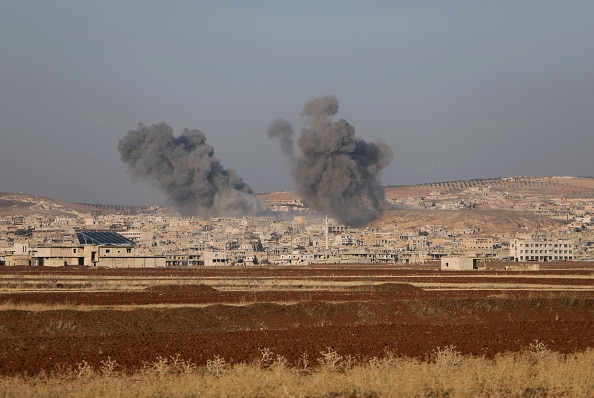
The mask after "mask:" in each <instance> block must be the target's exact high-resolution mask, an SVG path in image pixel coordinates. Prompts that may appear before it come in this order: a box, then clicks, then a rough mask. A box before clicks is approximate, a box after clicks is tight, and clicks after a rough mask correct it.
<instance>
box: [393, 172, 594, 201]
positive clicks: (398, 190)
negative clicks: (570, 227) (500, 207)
mask: <svg viewBox="0 0 594 398" xmlns="http://www.w3.org/2000/svg"><path fill="white" fill-rule="evenodd" d="M472 188H489V189H491V190H493V191H498V192H509V193H514V194H518V195H535V194H538V195H548V196H551V197H564V198H567V199H577V198H583V199H586V198H594V178H590V177H506V178H489V179H480V180H478V179H477V180H466V181H446V182H436V183H431V184H422V185H403V186H388V187H386V199H399V198H406V197H411V196H426V195H429V194H431V193H438V194H442V195H447V194H456V193H461V192H463V191H465V190H468V189H472Z"/></svg>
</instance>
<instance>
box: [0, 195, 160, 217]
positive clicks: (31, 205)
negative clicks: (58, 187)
mask: <svg viewBox="0 0 594 398" xmlns="http://www.w3.org/2000/svg"><path fill="white" fill-rule="evenodd" d="M147 211H149V208H147V207H146V206H117V205H101V204H84V203H73V202H67V201H62V200H55V199H49V198H44V197H42V196H36V195H28V194H23V193H5V192H0V217H10V216H30V215H41V216H50V217H64V218H73V217H80V216H85V215H87V216H90V215H92V214H114V213H120V214H138V213H143V212H147Z"/></svg>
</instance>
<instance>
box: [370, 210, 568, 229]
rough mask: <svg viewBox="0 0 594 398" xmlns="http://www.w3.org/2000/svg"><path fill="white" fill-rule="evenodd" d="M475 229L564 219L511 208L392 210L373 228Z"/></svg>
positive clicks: (549, 225)
mask: <svg viewBox="0 0 594 398" xmlns="http://www.w3.org/2000/svg"><path fill="white" fill-rule="evenodd" d="M427 225H430V226H433V228H434V229H440V228H443V229H447V230H455V229H457V230H462V229H467V230H469V229H470V230H474V231H476V232H477V233H480V234H494V233H513V232H522V231H537V230H539V229H546V230H551V229H556V228H559V227H561V226H562V225H563V222H561V221H557V220H552V219H550V218H548V217H545V216H541V215H538V214H534V213H529V212H518V211H508V210H457V211H452V210H430V211H429V210H389V211H386V212H384V214H383V215H382V217H381V218H379V219H377V220H375V221H374V222H372V223H371V224H370V225H369V227H370V228H390V227H394V226H398V227H399V228H402V229H418V228H419V227H425V226H427Z"/></svg>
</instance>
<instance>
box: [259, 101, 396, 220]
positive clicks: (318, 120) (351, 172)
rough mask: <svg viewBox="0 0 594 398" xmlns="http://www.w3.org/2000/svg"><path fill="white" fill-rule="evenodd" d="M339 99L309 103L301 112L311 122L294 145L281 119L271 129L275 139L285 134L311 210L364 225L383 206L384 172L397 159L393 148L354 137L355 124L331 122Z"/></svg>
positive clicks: (286, 146) (299, 188)
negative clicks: (298, 151) (382, 177)
mask: <svg viewBox="0 0 594 398" xmlns="http://www.w3.org/2000/svg"><path fill="white" fill-rule="evenodd" d="M337 112H338V99H337V98H336V97H334V96H325V97H320V98H316V99H314V100H312V101H309V102H307V103H306V104H305V106H304V107H303V111H302V112H301V115H302V116H305V117H306V118H307V125H306V127H305V128H304V129H303V130H302V131H301V135H300V136H299V138H298V140H297V144H298V146H299V149H300V151H301V154H300V155H299V154H298V155H296V154H295V149H294V147H293V129H292V127H291V125H290V124H289V123H288V122H286V121H282V120H280V119H277V120H275V121H274V122H273V123H272V124H271V125H270V127H269V129H268V135H269V137H271V138H280V140H281V147H282V150H283V153H284V154H285V155H288V156H290V160H291V162H292V176H293V180H294V182H295V189H296V191H297V193H298V194H299V195H301V196H302V197H303V199H304V201H305V202H306V203H307V204H308V205H309V206H310V207H312V208H314V209H315V210H318V211H322V212H325V213H326V214H328V215H330V216H332V217H334V218H336V219H338V220H339V221H341V222H342V223H344V224H346V225H351V226H361V225H365V224H366V223H368V222H369V221H371V220H372V219H373V218H375V217H376V216H377V215H378V214H379V213H380V212H381V211H382V209H383V206H384V190H383V188H382V186H381V185H380V181H379V176H380V172H381V170H382V169H383V168H385V167H386V166H387V165H388V164H389V163H390V161H391V160H392V151H391V149H390V147H389V146H388V145H387V144H385V143H384V142H382V141H377V142H375V143H368V142H365V141H364V140H363V139H361V138H358V137H355V128H354V127H353V126H351V125H350V124H349V123H348V122H347V121H346V120H344V119H340V120H338V121H336V122H334V121H332V117H333V116H334V115H335V114H336V113H337Z"/></svg>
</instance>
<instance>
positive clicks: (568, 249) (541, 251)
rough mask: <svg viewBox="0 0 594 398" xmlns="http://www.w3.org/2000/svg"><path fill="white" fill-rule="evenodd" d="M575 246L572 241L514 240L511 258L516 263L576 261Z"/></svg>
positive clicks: (510, 246) (510, 247)
mask: <svg viewBox="0 0 594 398" xmlns="http://www.w3.org/2000/svg"><path fill="white" fill-rule="evenodd" d="M574 249H575V245H574V242H573V241H572V240H571V239H561V238H560V239H556V240H546V239H536V238H528V239H512V240H511V242H510V244H509V256H510V257H511V258H513V259H514V260H515V261H568V260H574Z"/></svg>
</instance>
